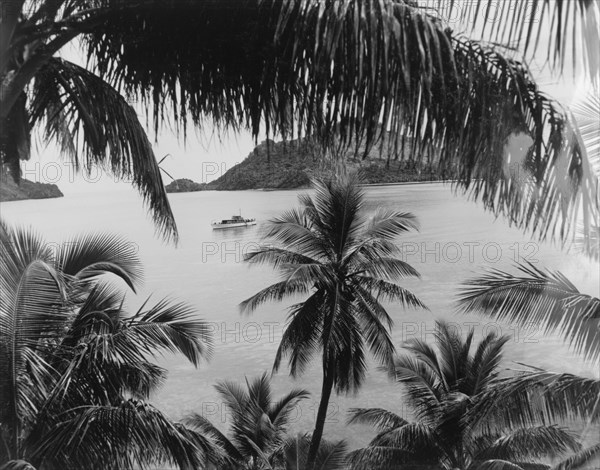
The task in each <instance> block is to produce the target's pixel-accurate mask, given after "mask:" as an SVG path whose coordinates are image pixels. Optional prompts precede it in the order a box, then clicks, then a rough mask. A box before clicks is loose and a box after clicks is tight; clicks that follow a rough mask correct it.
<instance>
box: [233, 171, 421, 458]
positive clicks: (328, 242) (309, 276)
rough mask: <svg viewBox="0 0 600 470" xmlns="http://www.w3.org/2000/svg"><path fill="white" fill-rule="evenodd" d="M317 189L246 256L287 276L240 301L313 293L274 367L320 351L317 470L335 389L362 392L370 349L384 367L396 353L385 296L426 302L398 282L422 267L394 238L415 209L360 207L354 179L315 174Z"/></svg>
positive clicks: (298, 368) (294, 365)
mask: <svg viewBox="0 0 600 470" xmlns="http://www.w3.org/2000/svg"><path fill="white" fill-rule="evenodd" d="M314 191H315V192H314V196H313V197H310V196H308V195H302V196H300V197H299V201H300V204H301V206H302V208H301V209H300V210H298V209H294V210H290V211H289V212H286V213H284V214H283V215H281V216H280V217H278V218H276V219H274V220H273V221H272V224H271V227H270V229H269V231H268V232H267V234H266V239H267V240H268V241H269V242H270V243H272V244H273V245H269V246H264V247H261V248H259V249H258V250H256V251H254V252H252V253H249V254H248V256H247V257H246V259H247V261H250V262H252V263H267V264H270V265H272V266H273V267H274V268H276V269H277V270H278V271H280V272H281V274H282V276H283V279H282V280H281V281H280V282H277V283H275V284H273V285H271V286H269V287H267V288H265V289H263V290H261V291H260V292H258V293H257V294H255V295H254V296H252V297H250V298H249V299H247V300H245V301H244V302H242V304H241V308H242V311H248V312H250V311H253V310H255V309H256V308H257V307H258V306H260V305H261V304H262V303H264V302H267V301H271V300H283V299H284V298H287V297H293V296H297V295H307V296H308V297H307V299H306V300H304V301H303V302H300V303H298V304H295V305H293V306H292V307H291V308H290V314H289V319H288V325H287V327H286V329H285V331H284V333H283V336H282V338H281V344H280V345H279V348H278V350H277V355H276V357H275V363H274V365H273V369H274V370H278V369H279V366H280V363H281V360H282V359H283V358H284V356H289V366H290V372H291V375H292V376H293V377H297V376H298V375H300V374H301V373H302V372H303V371H304V369H305V367H306V366H307V364H308V363H309V362H310V360H311V358H312V357H313V355H314V354H315V353H316V352H318V351H320V352H321V354H322V360H321V362H322V370H323V385H322V390H321V399H320V403H319V408H318V411H317V418H316V424H315V430H314V433H313V436H312V443H311V447H310V451H309V454H308V459H307V468H308V469H312V467H313V465H314V462H315V458H316V453H317V450H318V448H319V443H320V441H321V437H322V435H323V428H324V425H325V418H326V414H327V406H328V404H329V398H330V396H331V392H332V390H333V388H334V387H335V389H336V392H337V393H344V392H345V393H347V392H356V391H358V389H359V388H360V386H361V385H362V382H363V380H364V376H365V372H366V367H367V365H366V357H365V352H366V351H365V350H366V349H367V348H368V349H370V350H371V352H372V353H373V354H374V356H375V357H376V359H377V360H378V361H380V362H381V363H382V364H385V365H389V364H390V363H391V361H392V359H393V355H394V345H393V343H392V340H391V337H390V334H389V331H388V330H389V329H390V328H391V327H392V325H393V321H392V319H391V318H390V316H389V315H388V313H387V311H386V309H385V307H384V306H383V305H382V303H381V302H383V301H392V302H399V303H400V304H402V305H403V306H405V307H420V308H422V307H424V305H423V304H422V303H421V301H420V300H419V299H418V298H417V297H416V296H415V295H413V294H412V293H411V292H410V291H408V290H407V289H405V288H403V287H401V286H399V285H397V284H395V281H397V280H399V279H403V278H405V277H418V276H419V274H418V273H417V271H416V270H415V269H414V268H413V267H411V266H410V265H409V264H408V263H406V262H404V261H402V260H401V259H399V255H400V250H399V248H398V247H397V246H396V245H395V244H394V240H395V239H396V237H397V236H398V235H400V234H402V233H404V232H407V231H409V230H412V229H415V228H416V227H417V222H416V220H415V217H414V216H413V215H412V214H409V213H404V212H397V211H390V210H383V211H379V212H377V213H376V214H375V215H374V216H373V217H372V218H371V219H368V218H367V217H366V216H365V214H363V213H362V209H363V206H364V193H363V191H362V190H361V189H360V188H359V187H358V184H357V181H356V179H354V178H343V179H340V180H337V181H316V182H315V183H314Z"/></svg>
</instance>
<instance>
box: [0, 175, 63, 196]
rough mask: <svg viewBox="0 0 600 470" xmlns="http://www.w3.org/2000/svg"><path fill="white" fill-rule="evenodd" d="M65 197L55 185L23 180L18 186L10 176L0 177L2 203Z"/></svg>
mask: <svg viewBox="0 0 600 470" xmlns="http://www.w3.org/2000/svg"><path fill="white" fill-rule="evenodd" d="M63 196H64V194H63V193H62V192H61V190H60V189H58V186H56V185H55V184H48V183H37V182H34V181H29V180H26V179H21V182H20V183H19V184H18V185H17V184H16V183H15V182H14V181H13V179H12V178H11V177H10V176H8V175H2V176H1V177H0V202H7V201H22V200H25V199H48V198H55V197H63Z"/></svg>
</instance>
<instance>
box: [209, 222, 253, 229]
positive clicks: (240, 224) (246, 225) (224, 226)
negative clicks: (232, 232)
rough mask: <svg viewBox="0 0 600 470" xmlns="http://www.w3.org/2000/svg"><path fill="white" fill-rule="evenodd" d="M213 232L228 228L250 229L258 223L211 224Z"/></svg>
mask: <svg viewBox="0 0 600 470" xmlns="http://www.w3.org/2000/svg"><path fill="white" fill-rule="evenodd" d="M211 225H212V228H213V230H224V229H227V228H236V227H248V226H250V225H256V221H251V222H235V223H231V224H211Z"/></svg>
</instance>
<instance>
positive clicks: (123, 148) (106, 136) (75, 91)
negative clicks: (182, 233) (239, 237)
mask: <svg viewBox="0 0 600 470" xmlns="http://www.w3.org/2000/svg"><path fill="white" fill-rule="evenodd" d="M31 119H32V122H33V124H37V123H40V124H42V125H44V126H45V128H46V137H47V138H55V139H56V138H58V139H59V143H62V144H63V146H62V147H63V150H68V149H69V148H70V149H71V150H73V149H75V150H76V152H75V153H72V154H69V155H68V157H69V158H70V160H71V162H72V163H73V165H74V166H75V168H76V169H80V168H83V169H84V170H85V171H87V172H89V171H91V169H92V168H94V167H101V168H103V169H104V170H106V171H109V172H111V173H113V174H114V175H115V176H117V177H119V178H122V179H126V180H131V181H132V183H133V184H134V186H136V187H137V188H138V189H139V191H140V192H141V194H142V195H143V197H144V201H145V202H146V203H147V204H148V206H149V208H150V210H151V212H152V216H153V219H154V222H155V223H156V226H157V227H158V230H159V232H160V234H161V235H162V236H164V237H165V238H166V239H171V238H172V239H174V240H177V227H176V224H175V220H174V218H173V214H172V212H171V207H170V205H169V200H168V199H167V195H166V192H165V189H164V185H163V182H162V178H161V174H160V168H159V166H158V163H157V162H156V158H155V156H154V151H153V149H152V144H151V143H150V141H149V140H148V137H147V136H146V132H145V130H144V128H143V126H142V125H141V123H140V122H139V119H138V117H137V114H136V112H135V110H134V109H133V108H132V107H131V106H130V105H129V103H127V101H126V100H125V98H124V97H123V96H121V94H120V93H119V92H118V91H117V90H116V89H115V88H113V87H111V86H110V85H109V84H108V83H107V82H105V81H104V80H102V79H101V78H100V77H98V76H96V75H94V74H93V73H91V72H89V71H88V70H86V69H84V68H83V67H80V66H78V65H76V64H74V63H71V62H68V61H66V60H63V59H58V58H53V59H50V60H49V61H48V62H47V63H46V64H45V66H44V67H43V68H42V69H41V70H40V71H39V72H38V75H37V76H36V80H35V84H34V86H33V101H32V103H31ZM57 129H60V130H61V133H58V131H57ZM67 133H68V134H70V136H71V137H69V138H68V139H67V138H65V134H67ZM65 141H68V142H69V145H68V146H65V145H64V143H65ZM71 142H72V144H71Z"/></svg>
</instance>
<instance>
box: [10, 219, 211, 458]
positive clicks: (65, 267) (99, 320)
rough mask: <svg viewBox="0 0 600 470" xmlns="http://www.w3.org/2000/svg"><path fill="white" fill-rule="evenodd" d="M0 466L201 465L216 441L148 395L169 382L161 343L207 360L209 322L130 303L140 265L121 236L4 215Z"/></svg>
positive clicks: (179, 309) (171, 306)
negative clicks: (50, 238)
mask: <svg viewBox="0 0 600 470" xmlns="http://www.w3.org/2000/svg"><path fill="white" fill-rule="evenodd" d="M0 241H1V245H0V251H1V252H0V261H1V262H0V290H1V292H2V295H1V296H0V376H1V377H2V380H1V381H0V406H1V407H0V439H1V444H2V445H0V464H4V463H5V462H6V461H7V460H16V459H26V460H28V461H29V462H31V463H32V464H33V465H35V466H36V468H38V470H44V469H50V470H51V469H64V468H73V469H78V468H88V469H117V468H118V469H131V468H138V466H141V467H142V468H147V465H150V464H160V463H173V464H176V465H178V466H179V467H180V468H195V466H197V465H200V464H201V463H202V462H203V461H204V459H205V457H207V454H209V453H210V452H211V448H210V447H209V446H208V445H207V443H206V442H204V440H203V439H202V438H201V436H197V435H194V434H193V433H190V432H189V431H188V430H186V429H185V428H184V427H183V426H182V425H179V424H176V423H173V422H171V421H170V420H169V419H168V418H167V417H166V416H164V415H163V414H162V413H161V412H160V411H159V410H157V409H155V408H154V407H153V406H151V405H149V404H147V403H145V402H144V400H145V399H146V398H148V397H149V395H150V394H151V393H152V391H154V390H155V389H156V388H157V387H158V386H159V385H160V384H161V383H162V382H163V380H164V379H165V376H166V370H164V369H163V368H161V367H159V366H157V365H156V364H154V363H153V362H152V360H151V359H152V356H153V355H156V354H159V353H162V352H167V351H171V352H177V353H181V354H183V355H184V356H185V357H186V358H187V359H188V360H189V361H191V362H192V363H193V364H198V362H199V361H200V360H201V359H202V358H205V357H207V354H208V352H209V349H210V338H209V335H208V329H207V327H206V325H205V324H204V323H203V322H202V321H201V320H198V319H197V318H196V317H195V312H194V310H193V309H191V308H190V307H189V306H187V305H184V304H180V303H175V302H171V301H169V300H167V299H165V300H162V301H160V302H158V303H156V304H154V305H146V304H144V305H143V306H142V307H141V308H140V309H139V310H138V311H137V312H133V313H131V312H129V311H128V310H127V309H126V308H125V307H124V295H125V294H124V293H123V291H122V289H120V288H119V287H118V286H117V285H116V284H114V283H110V282H109V281H108V280H107V279H106V276H105V275H106V274H109V273H112V274H114V275H116V276H117V277H118V278H120V279H121V280H122V281H125V283H126V284H128V285H129V286H130V287H131V288H134V287H135V286H136V285H137V284H138V282H139V280H140V274H141V270H140V264H139V260H138V258H137V256H136V254H135V250H134V249H133V248H134V247H133V245H131V244H128V243H126V242H124V241H123V240H120V239H119V238H117V237H113V236H106V235H95V236H85V237H79V238H76V239H74V240H71V241H69V242H65V243H63V244H62V245H60V246H58V245H56V244H47V243H46V242H45V241H44V240H43V239H42V238H41V237H39V236H38V235H36V234H35V233H34V232H33V231H29V230H24V229H12V228H8V227H6V226H5V225H3V224H0Z"/></svg>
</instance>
